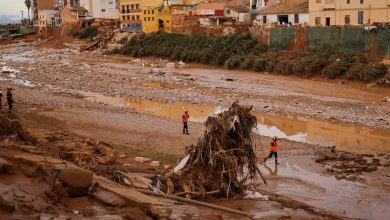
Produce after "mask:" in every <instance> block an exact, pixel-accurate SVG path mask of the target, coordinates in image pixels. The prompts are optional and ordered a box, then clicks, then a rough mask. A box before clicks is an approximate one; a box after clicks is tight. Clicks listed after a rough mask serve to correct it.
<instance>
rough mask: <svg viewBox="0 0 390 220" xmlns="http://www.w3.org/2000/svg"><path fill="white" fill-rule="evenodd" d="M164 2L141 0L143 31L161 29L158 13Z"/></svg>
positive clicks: (159, 0) (149, 31) (151, 31)
mask: <svg viewBox="0 0 390 220" xmlns="http://www.w3.org/2000/svg"><path fill="white" fill-rule="evenodd" d="M163 3H164V1H163V0H142V1H141V20H142V32H144V33H146V34H149V33H153V32H158V31H159V27H158V18H157V15H158V13H159V11H158V10H159V9H161V6H162V5H163Z"/></svg>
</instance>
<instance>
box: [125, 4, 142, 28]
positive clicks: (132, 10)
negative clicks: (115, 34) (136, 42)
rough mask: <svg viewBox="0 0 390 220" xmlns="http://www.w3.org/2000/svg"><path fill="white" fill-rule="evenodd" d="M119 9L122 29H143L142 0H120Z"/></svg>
mask: <svg viewBox="0 0 390 220" xmlns="http://www.w3.org/2000/svg"><path fill="white" fill-rule="evenodd" d="M119 10H120V22H121V30H122V31H132V32H141V31H142V20H141V0H120V2H119Z"/></svg>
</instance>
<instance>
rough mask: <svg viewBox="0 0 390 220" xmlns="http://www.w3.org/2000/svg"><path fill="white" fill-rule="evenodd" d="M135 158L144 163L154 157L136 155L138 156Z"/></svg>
mask: <svg viewBox="0 0 390 220" xmlns="http://www.w3.org/2000/svg"><path fill="white" fill-rule="evenodd" d="M134 160H135V161H136V162H139V163H144V162H149V161H151V160H152V159H150V158H146V157H136V158H134Z"/></svg>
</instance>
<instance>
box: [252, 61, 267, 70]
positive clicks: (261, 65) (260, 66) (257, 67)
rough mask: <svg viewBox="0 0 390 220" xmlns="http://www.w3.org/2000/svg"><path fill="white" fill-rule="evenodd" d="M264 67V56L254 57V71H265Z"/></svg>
mask: <svg viewBox="0 0 390 220" xmlns="http://www.w3.org/2000/svg"><path fill="white" fill-rule="evenodd" d="M266 68H267V60H266V59H264V58H257V59H255V61H254V64H253V70H254V71H258V72H262V71H265V70H266Z"/></svg>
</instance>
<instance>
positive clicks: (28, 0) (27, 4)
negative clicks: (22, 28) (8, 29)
mask: <svg viewBox="0 0 390 220" xmlns="http://www.w3.org/2000/svg"><path fill="white" fill-rule="evenodd" d="M24 4H25V5H26V7H27V13H28V23H29V24H30V23H31V21H30V8H31V0H25V1H24Z"/></svg>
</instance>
